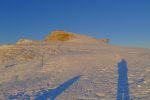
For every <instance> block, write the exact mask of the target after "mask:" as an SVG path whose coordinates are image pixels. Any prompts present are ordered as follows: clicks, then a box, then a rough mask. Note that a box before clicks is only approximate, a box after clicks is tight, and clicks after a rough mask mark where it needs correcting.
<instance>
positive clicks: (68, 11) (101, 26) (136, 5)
mask: <svg viewBox="0 0 150 100" xmlns="http://www.w3.org/2000/svg"><path fill="white" fill-rule="evenodd" d="M149 5H150V1H149V0H142V1H141V0H125V1H120V0H115V1H113V0H62V1H61V0H44V1H41V0H0V44H11V43H15V42H16V41H17V40H19V39H21V38H27V39H32V40H42V39H43V38H45V37H46V36H47V35H48V34H49V33H50V31H52V30H64V31H68V32H74V33H80V34H84V35H89V36H92V37H96V38H109V39H110V43H111V44H114V45H121V46H129V47H140V48H150V13H149V11H150V6H149Z"/></svg>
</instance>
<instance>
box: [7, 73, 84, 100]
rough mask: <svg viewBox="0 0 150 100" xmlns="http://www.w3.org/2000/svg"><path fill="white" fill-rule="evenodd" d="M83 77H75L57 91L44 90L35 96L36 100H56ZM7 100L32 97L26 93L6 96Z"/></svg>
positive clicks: (20, 99) (24, 99)
mask: <svg viewBox="0 0 150 100" xmlns="http://www.w3.org/2000/svg"><path fill="white" fill-rule="evenodd" d="M80 77H81V75H78V76H75V77H73V78H71V79H69V80H68V81H66V82H64V83H63V84H61V85H59V86H58V87H57V88H55V89H45V90H44V89H42V90H40V91H39V92H37V93H36V94H35V96H34V97H35V98H34V100H49V99H50V100H55V99H56V98H57V97H58V96H59V95H60V94H61V93H63V92H64V91H65V90H67V89H68V88H69V87H70V86H71V85H72V84H73V83H75V82H76V81H78V80H79V79H80ZM5 97H6V98H5V99H6V100H30V99H31V96H30V95H28V94H26V93H25V92H20V93H17V94H16V95H9V94H8V95H5Z"/></svg>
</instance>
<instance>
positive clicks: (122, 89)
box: [117, 59, 130, 100]
mask: <svg viewBox="0 0 150 100" xmlns="http://www.w3.org/2000/svg"><path fill="white" fill-rule="evenodd" d="M117 100H130V94H129V84H128V68H127V62H126V61H125V60H124V59H121V61H120V62H118V88H117Z"/></svg>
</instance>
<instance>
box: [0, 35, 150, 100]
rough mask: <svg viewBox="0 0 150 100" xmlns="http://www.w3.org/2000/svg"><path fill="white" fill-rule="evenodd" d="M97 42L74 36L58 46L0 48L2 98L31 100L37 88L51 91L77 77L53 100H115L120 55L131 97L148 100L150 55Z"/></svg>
mask: <svg viewBox="0 0 150 100" xmlns="http://www.w3.org/2000/svg"><path fill="white" fill-rule="evenodd" d="M92 39H93V40H92ZM79 41H80V42H79ZM82 41H83V42H82ZM85 41H86V42H85ZM97 41H98V40H97V39H95V40H94V38H90V37H86V36H80V35H77V38H76V39H71V40H69V41H65V42H62V43H60V42H56V41H51V42H47V41H42V42H40V43H38V44H17V45H5V46H1V47H0V98H1V99H2V100H3V99H4V98H5V99H6V97H7V95H8V93H9V94H15V93H18V92H21V91H25V92H26V94H29V95H30V96H31V98H34V93H35V92H37V91H39V90H40V89H41V88H44V89H55V88H56V87H58V86H59V85H60V84H62V83H64V82H65V81H67V80H69V79H71V78H72V77H75V76H78V75H81V77H80V79H79V80H78V81H77V82H75V83H74V84H73V85H72V86H71V87H69V88H68V89H67V90H66V91H64V92H62V93H61V94H60V95H59V96H58V97H57V98H56V100H116V95H117V84H118V66H117V61H118V60H117V61H116V55H117V57H118V55H119V56H120V57H121V58H123V59H125V60H126V61H127V67H128V83H129V90H130V97H131V98H132V99H133V100H138V99H137V98H142V100H150V95H149V94H150V76H149V75H150V49H142V48H128V47H120V46H112V45H109V44H107V43H103V42H101V41H99V42H97ZM117 59H118V58H117ZM140 80H143V81H140Z"/></svg>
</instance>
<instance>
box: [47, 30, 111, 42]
mask: <svg viewBox="0 0 150 100" xmlns="http://www.w3.org/2000/svg"><path fill="white" fill-rule="evenodd" d="M45 41H62V42H64V41H67V42H77V43H93V42H94V43H99V42H102V43H108V41H109V40H108V39H96V38H93V37H89V36H85V35H81V34H76V33H71V32H65V31H53V32H52V33H51V34H50V35H49V36H47V37H46V39H45Z"/></svg>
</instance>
